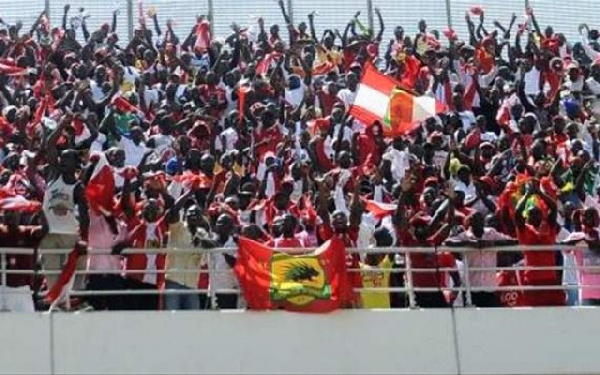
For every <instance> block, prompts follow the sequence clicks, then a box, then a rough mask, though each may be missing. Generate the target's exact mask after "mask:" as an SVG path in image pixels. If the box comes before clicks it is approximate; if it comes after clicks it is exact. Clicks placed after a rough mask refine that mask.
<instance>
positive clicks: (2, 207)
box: [0, 195, 42, 212]
mask: <svg viewBox="0 0 600 375" xmlns="http://www.w3.org/2000/svg"><path fill="white" fill-rule="evenodd" d="M41 207H42V204H41V203H40V202H37V201H30V200H28V199H25V198H24V197H22V196H20V195H16V196H12V197H5V198H2V199H0V211H19V212H37V211H39V210H40V208H41Z"/></svg>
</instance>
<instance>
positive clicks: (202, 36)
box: [194, 20, 211, 53]
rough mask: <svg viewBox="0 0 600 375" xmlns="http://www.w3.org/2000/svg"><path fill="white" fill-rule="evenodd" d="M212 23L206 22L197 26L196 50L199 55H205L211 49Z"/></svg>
mask: <svg viewBox="0 0 600 375" xmlns="http://www.w3.org/2000/svg"><path fill="white" fill-rule="evenodd" d="M210 39H211V36H210V23H209V22H208V21H207V20H204V21H202V22H200V23H199V24H197V25H196V42H195V43H194V49H195V51H196V52H198V53H204V52H206V50H207V49H208V48H209V47H210Z"/></svg>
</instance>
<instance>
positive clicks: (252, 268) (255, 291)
mask: <svg viewBox="0 0 600 375" xmlns="http://www.w3.org/2000/svg"><path fill="white" fill-rule="evenodd" d="M345 250H346V249H345V246H344V242H343V241H342V240H341V239H337V238H334V239H332V240H330V241H327V242H326V243H324V244H323V245H321V246H320V247H319V248H317V249H316V250H315V251H313V252H309V253H302V254H293V255H292V254H288V253H284V252H278V251H276V250H275V249H272V248H270V247H268V246H265V245H263V244H261V243H258V242H256V241H252V240H250V239H247V238H243V237H242V238H240V240H239V252H238V258H237V261H236V265H235V273H236V275H237V277H238V279H239V281H240V285H241V287H242V292H243V294H244V298H245V299H246V302H247V303H248V307H249V308H250V309H252V310H276V309H285V310H290V311H298V312H315V313H325V312H330V311H333V310H335V309H338V308H340V307H345V306H348V305H350V304H351V303H352V299H353V291H352V286H351V284H350V283H349V281H348V273H347V270H346V251H345Z"/></svg>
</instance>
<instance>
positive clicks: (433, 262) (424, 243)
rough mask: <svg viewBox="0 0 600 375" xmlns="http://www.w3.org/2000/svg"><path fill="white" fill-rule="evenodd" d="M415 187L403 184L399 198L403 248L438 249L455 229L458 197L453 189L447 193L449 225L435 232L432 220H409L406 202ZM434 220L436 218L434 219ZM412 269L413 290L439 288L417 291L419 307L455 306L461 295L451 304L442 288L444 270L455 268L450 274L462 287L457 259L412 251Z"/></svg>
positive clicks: (407, 274) (444, 255)
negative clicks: (433, 247)
mask: <svg viewBox="0 0 600 375" xmlns="http://www.w3.org/2000/svg"><path fill="white" fill-rule="evenodd" d="M413 187H414V184H413V182H411V181H410V179H408V178H407V179H406V180H405V181H404V182H403V183H402V192H401V193H400V196H399V198H398V208H397V210H396V219H395V220H396V227H397V233H398V239H399V243H400V245H401V246H402V247H429V246H438V245H440V244H442V242H443V241H444V240H445V239H446V238H447V237H448V234H449V233H450V230H451V229H452V228H453V227H454V203H453V199H454V198H455V195H454V191H453V189H452V188H450V189H449V191H448V192H446V195H447V198H446V201H447V203H446V205H447V212H446V215H447V222H446V223H445V224H444V225H442V226H441V227H440V228H439V229H437V230H436V231H435V232H434V229H435V228H433V227H432V226H431V222H430V220H429V219H426V218H423V217H412V218H411V219H410V220H408V217H407V210H406V207H405V199H406V196H407V195H408V194H410V192H411V190H412V189H413ZM431 221H433V219H431ZM407 257H408V259H409V261H410V262H409V263H410V268H411V269H412V270H413V271H411V272H410V274H409V273H408V269H407V273H406V274H405V276H406V277H407V278H412V287H413V288H416V289H418V288H428V289H432V288H433V289H436V288H437V290H434V291H430V290H427V291H419V290H417V291H415V293H414V294H415V302H416V304H417V306H419V307H448V306H449V303H453V302H454V299H455V298H456V296H457V293H452V299H451V301H448V300H447V299H446V298H445V296H444V293H443V292H442V289H443V288H444V287H445V286H446V277H442V273H443V274H444V275H443V276H445V274H446V272H447V271H443V269H453V270H452V271H450V272H449V274H450V277H451V278H452V281H453V282H454V285H455V286H460V277H459V275H458V271H457V270H456V259H455V258H454V257H453V256H452V254H450V253H448V252H437V251H435V252H434V253H421V252H412V253H411V252H409V253H408V255H407Z"/></svg>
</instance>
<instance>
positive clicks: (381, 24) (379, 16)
mask: <svg viewBox="0 0 600 375" xmlns="http://www.w3.org/2000/svg"><path fill="white" fill-rule="evenodd" d="M375 14H376V15H377V19H378V20H379V32H378V33H377V36H376V37H375V40H376V41H377V42H381V40H382V39H383V32H384V31H385V24H384V23H383V17H382V16H381V11H380V10H379V8H377V7H376V8H375Z"/></svg>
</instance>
